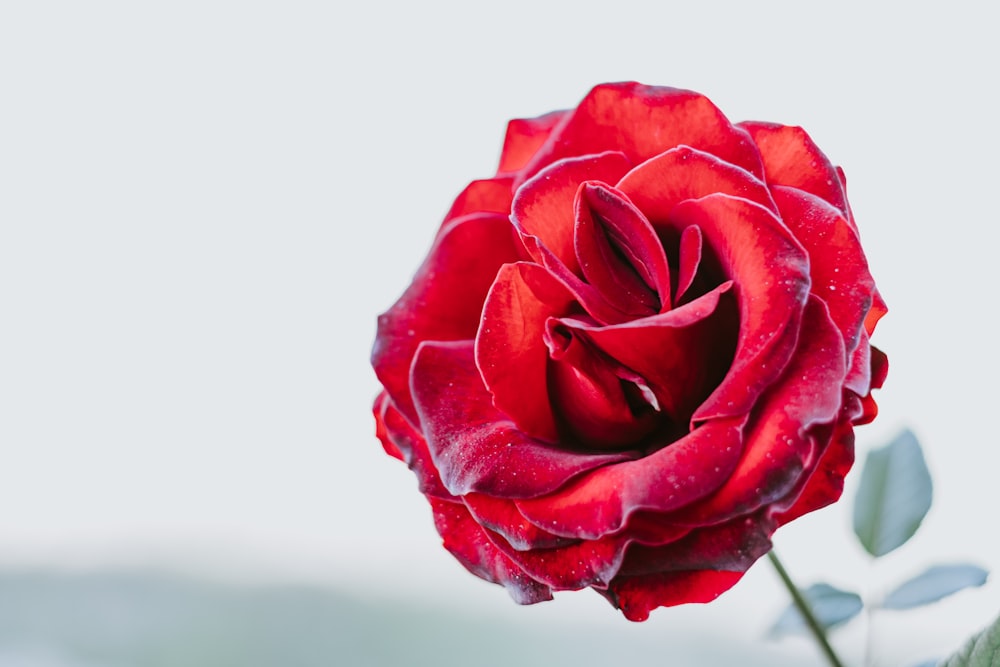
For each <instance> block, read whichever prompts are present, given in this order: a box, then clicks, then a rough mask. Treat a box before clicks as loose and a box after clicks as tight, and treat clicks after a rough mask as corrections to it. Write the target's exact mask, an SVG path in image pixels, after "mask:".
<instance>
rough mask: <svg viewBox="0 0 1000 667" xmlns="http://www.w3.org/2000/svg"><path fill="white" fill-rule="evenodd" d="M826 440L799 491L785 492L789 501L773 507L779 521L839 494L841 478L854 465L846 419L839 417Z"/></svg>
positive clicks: (815, 507)
mask: <svg viewBox="0 0 1000 667" xmlns="http://www.w3.org/2000/svg"><path fill="white" fill-rule="evenodd" d="M828 440H829V444H827V445H826V447H825V448H824V449H823V453H822V455H821V456H820V457H819V461H818V462H817V463H816V466H815V467H814V469H813V472H812V474H811V475H809V477H808V478H806V479H805V480H804V484H803V488H802V490H801V491H799V492H796V493H792V494H789V496H790V501H789V502H783V503H780V504H778V505H776V506H775V508H774V510H775V512H774V516H775V518H776V519H777V520H778V521H779V522H780V523H781V524H786V523H788V522H789V521H792V520H793V519H797V518H798V517H800V516H802V515H803V514H808V513H809V512H812V511H815V510H818V509H820V508H821V507H826V506H827V505H829V504H831V503H834V502H836V501H837V499H839V498H840V495H841V493H843V491H844V477H845V476H846V475H847V473H848V471H850V469H851V466H852V465H853V464H854V427H853V426H852V425H851V422H850V420H849V419H841V420H840V421H839V422H838V423H837V425H836V428H835V429H833V431H832V435H830V436H828Z"/></svg>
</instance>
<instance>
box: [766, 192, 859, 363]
mask: <svg viewBox="0 0 1000 667" xmlns="http://www.w3.org/2000/svg"><path fill="white" fill-rule="evenodd" d="M772 191H773V193H774V199H775V202H777V204H778V210H779V211H780V212H781V219H782V220H783V221H784V223H785V224H786V225H788V228H789V229H791V230H792V233H793V234H795V238H797V239H798V240H799V242H800V243H802V245H803V246H805V249H806V252H807V253H808V254H809V274H810V277H811V278H812V292H813V294H816V295H817V296H819V297H820V298H821V299H823V300H824V301H825V302H826V305H827V306H829V308H830V316H831V317H832V318H833V321H834V322H835V323H836V324H837V328H838V329H840V333H841V335H842V336H843V338H844V347H845V351H846V353H847V355H848V356H850V355H851V354H853V353H854V350H855V348H857V347H858V342H859V334H860V332H861V328H862V326H861V325H862V324H863V322H864V319H865V315H866V314H867V313H868V310H869V309H870V308H871V305H872V293H873V292H874V291H875V281H874V280H873V279H872V276H871V274H870V273H869V272H868V261H867V260H866V259H865V254H864V251H863V250H862V249H861V242H860V241H859V240H858V236H857V233H856V232H855V230H854V229H853V228H852V227H851V225H850V224H849V223H848V222H847V219H846V218H845V217H844V216H843V214H842V213H841V212H840V211H839V210H837V209H836V208H834V207H833V206H831V205H830V204H827V203H826V202H825V201H823V200H822V199H820V198H819V197H816V196H815V195H811V194H809V193H807V192H804V191H802V190H798V189H796V188H788V187H782V186H775V187H774V188H772Z"/></svg>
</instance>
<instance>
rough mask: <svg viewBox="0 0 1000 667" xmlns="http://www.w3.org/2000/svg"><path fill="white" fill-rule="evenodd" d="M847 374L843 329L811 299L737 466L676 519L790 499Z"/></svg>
mask: <svg viewBox="0 0 1000 667" xmlns="http://www.w3.org/2000/svg"><path fill="white" fill-rule="evenodd" d="M846 372H847V369H846V364H845V361H844V346H843V342H842V341H841V339H840V335H839V334H838V332H837V330H836V327H835V326H834V324H833V322H832V321H831V320H830V316H829V312H828V311H827V309H826V306H825V304H823V302H822V301H820V300H819V299H817V298H816V297H811V298H810V300H809V305H808V306H807V308H806V311H805V317H804V318H803V320H802V334H801V336H800V337H799V344H798V348H797V349H796V351H795V354H794V356H793V357H792V361H791V363H790V364H789V365H788V368H787V369H786V371H785V374H784V375H783V376H782V378H781V380H779V381H778V383H777V384H775V385H774V386H773V387H772V388H771V389H770V390H769V391H768V392H767V393H766V394H764V395H763V396H762V397H761V398H760V401H759V404H758V405H757V406H756V407H755V408H754V412H753V416H752V417H751V422H750V424H749V426H748V429H747V432H746V434H745V435H744V442H745V446H744V448H743V456H742V457H741V458H740V461H739V465H738V466H736V468H735V470H734V471H733V472H732V474H731V475H730V476H729V477H728V479H727V480H726V483H725V484H724V485H722V486H721V487H720V488H719V489H718V491H716V492H715V493H714V494H712V495H711V496H710V497H708V498H706V499H705V500H704V501H703V502H700V503H698V504H697V505H694V506H691V507H690V508H688V509H687V510H686V511H684V512H681V513H678V515H675V517H674V520H675V521H678V522H681V523H685V524H687V525H692V526H702V525H705V524H709V523H717V522H719V521H723V520H729V519H731V518H733V517H736V516H740V515H744V514H748V513H750V512H753V511H756V510H757V509H758V508H760V507H763V506H765V505H767V504H769V503H773V502H776V501H779V500H781V499H782V498H784V497H786V496H787V495H788V494H789V493H790V492H791V491H792V489H794V488H795V486H796V484H797V483H798V481H799V479H800V478H801V477H802V475H803V473H804V472H805V471H808V470H810V469H812V468H813V467H814V466H815V465H816V457H817V456H818V455H819V452H820V451H822V450H821V448H822V447H824V446H825V445H826V442H825V441H823V442H816V434H815V433H813V432H812V431H811V430H810V428H811V427H812V426H813V425H816V424H828V423H831V422H832V421H834V419H835V418H836V416H837V414H838V412H839V410H840V401H841V393H842V390H841V386H842V383H843V379H844V375H845V374H846ZM806 474H808V473H807V472H806Z"/></svg>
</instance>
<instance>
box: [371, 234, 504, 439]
mask: <svg viewBox="0 0 1000 667" xmlns="http://www.w3.org/2000/svg"><path fill="white" fill-rule="evenodd" d="M469 248H476V249H477V250H476V252H474V253H470V252H469ZM518 254H519V252H518V249H517V246H516V239H515V237H514V236H513V234H512V229H511V225H510V221H509V220H507V219H506V218H503V217H500V216H497V215H491V214H479V215H473V216H466V217H463V218H458V219H456V220H453V221H452V222H450V223H448V224H447V225H446V226H445V227H444V229H442V231H441V233H440V234H439V236H438V238H437V239H436V240H435V242H434V246H433V247H432V248H431V250H430V254H429V255H428V256H427V259H425V260H424V263H423V264H422V265H421V266H420V268H419V269H418V270H417V273H416V275H415V276H414V277H413V282H412V283H411V284H410V286H409V287H408V288H407V290H406V292H404V293H403V296H401V297H400V298H399V300H398V301H397V302H396V303H395V304H393V306H392V307H391V308H390V309H389V310H387V311H386V312H385V313H383V314H382V315H380V316H379V318H378V333H377V335H376V337H375V345H374V347H373V349H372V359H371V361H372V366H374V368H375V374H376V375H377V376H378V379H379V381H380V382H381V383H382V386H383V387H385V390H386V391H387V392H388V394H389V396H390V397H391V398H392V401H393V403H394V404H395V406H396V408H397V409H399V411H400V412H402V413H403V416H405V417H406V418H407V419H408V420H410V423H412V424H414V425H416V424H418V423H419V422H417V419H416V412H415V411H414V408H413V399H412V398H411V397H410V387H409V378H410V364H411V363H412V361H413V355H414V353H415V352H416V349H417V345H419V344H420V342H421V341H424V340H472V339H473V338H475V336H476V331H477V330H478V328H479V320H480V315H481V313H482V309H483V300H484V299H485V298H486V293H487V292H488V291H489V288H490V286H491V285H492V284H493V280H494V279H495V278H496V274H497V271H498V270H499V269H500V267H501V266H502V265H503V264H505V263H507V262H513V261H517V259H518Z"/></svg>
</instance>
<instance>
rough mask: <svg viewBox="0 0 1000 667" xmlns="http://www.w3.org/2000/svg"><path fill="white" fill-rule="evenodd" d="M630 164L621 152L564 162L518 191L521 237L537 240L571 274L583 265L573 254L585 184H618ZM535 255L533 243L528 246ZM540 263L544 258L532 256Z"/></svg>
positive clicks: (517, 223) (514, 213)
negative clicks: (576, 212) (576, 202)
mask: <svg viewBox="0 0 1000 667" xmlns="http://www.w3.org/2000/svg"><path fill="white" fill-rule="evenodd" d="M630 167H631V163H629V161H628V160H627V159H626V157H625V156H624V155H623V154H622V153H619V152H614V151H611V152H606V153H600V154H595V155H585V156H582V157H574V158H569V159H566V160H561V161H559V162H557V163H555V164H552V165H550V166H548V167H546V168H545V169H543V170H542V171H541V172H539V173H538V174H537V175H536V176H535V177H534V178H532V179H531V180H529V181H528V182H526V183H525V184H524V185H522V186H520V187H519V188H518V189H517V193H516V194H515V196H514V202H513V204H512V208H511V210H512V219H513V221H514V225H515V226H516V227H517V228H518V230H519V231H520V232H521V234H522V236H525V237H529V238H530V237H534V238H536V239H537V240H538V242H539V243H540V244H541V245H542V246H544V247H545V248H547V249H548V250H549V251H551V252H552V253H553V254H554V255H555V256H556V257H557V258H558V259H559V261H560V262H562V263H563V264H564V265H565V266H566V267H567V268H568V269H569V270H570V271H571V272H572V273H574V274H577V275H579V273H580V266H579V265H578V264H577V261H576V253H575V252H574V251H573V228H574V219H573V202H574V200H575V199H576V192H577V190H578V189H579V188H580V184H581V183H583V182H584V181H602V182H605V183H615V182H617V181H618V179H620V178H621V177H622V176H623V175H624V174H625V172H627V171H628V170H629V168H630ZM525 245H526V247H527V248H528V252H529V253H531V252H533V245H532V244H525ZM532 257H533V258H534V259H535V261H537V262H539V263H541V262H542V257H541V256H539V255H537V254H532Z"/></svg>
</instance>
